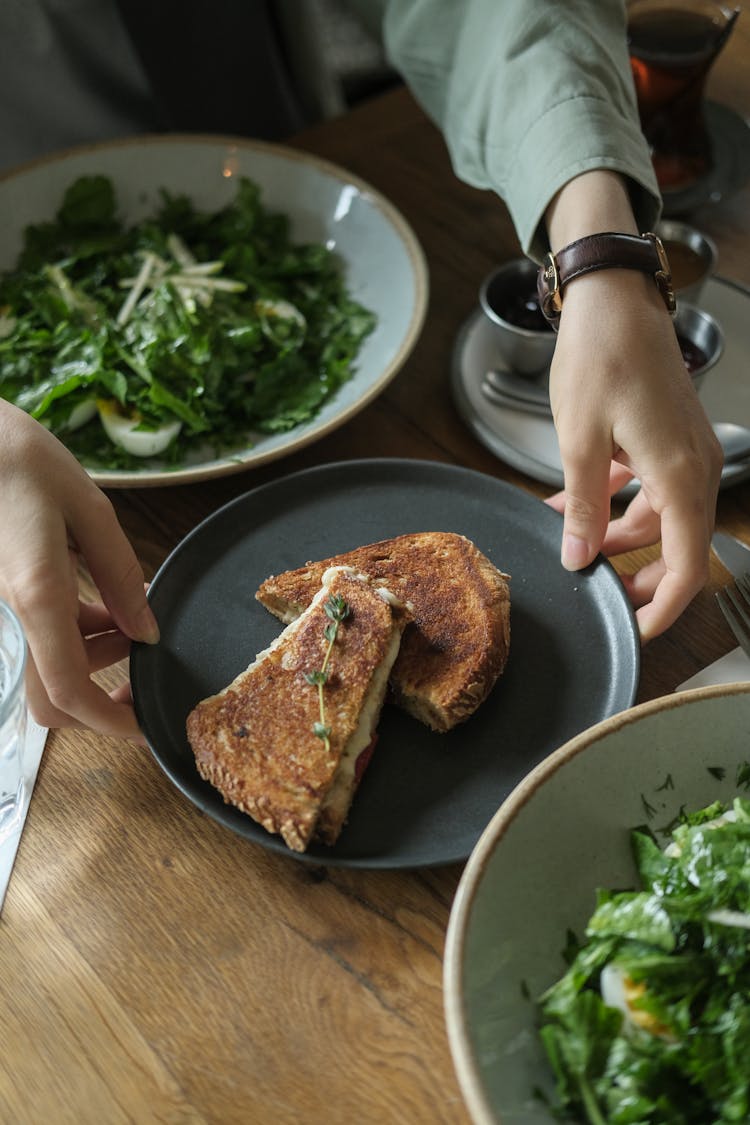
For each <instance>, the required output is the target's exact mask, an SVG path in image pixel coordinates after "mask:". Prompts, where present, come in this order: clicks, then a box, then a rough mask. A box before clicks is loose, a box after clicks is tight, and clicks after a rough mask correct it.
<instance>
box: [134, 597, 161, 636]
mask: <svg viewBox="0 0 750 1125" xmlns="http://www.w3.org/2000/svg"><path fill="white" fill-rule="evenodd" d="M136 631H137V639H138V640H139V641H143V642H144V644H147V645H155V644H156V642H157V641H158V640H159V626H158V624H157V621H156V618H155V617H154V615H153V613H152V612H151V609H150V608H149V606H146V608H145V609H142V610H141V612H140V613H139V614H138V620H137V622H136Z"/></svg>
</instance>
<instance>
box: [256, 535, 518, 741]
mask: <svg viewBox="0 0 750 1125" xmlns="http://www.w3.org/2000/svg"><path fill="white" fill-rule="evenodd" d="M331 566H353V567H355V568H356V569H357V570H358V571H361V572H363V573H365V574H368V575H369V576H370V577H371V579H372V580H373V581H376V582H383V583H384V584H385V585H386V586H387V587H388V588H389V589H390V590H392V591H393V593H394V594H395V595H396V596H397V597H398V598H399V599H400V600H401V601H403V602H404V603H406V604H407V605H408V607H409V611H410V614H411V617H412V622H411V623H410V624H409V625H407V627H406V630H405V632H404V636H403V639H402V642H401V649H400V651H399V655H398V658H397V660H396V663H395V665H394V667H393V671H392V673H391V690H392V693H393V699H394V702H395V703H396V704H398V705H399V706H401V707H402V708H403V709H404V710H406V711H408V712H409V713H411V714H412V715H414V716H415V717H416V718H417V719H419V720H420V721H421V722H423V723H426V724H427V726H429V727H431V728H432V729H433V730H437V731H447V730H450V729H451V728H452V727H454V726H456V724H457V723H461V722H463V721H464V720H465V719H468V718H469V716H470V715H473V714H474V712H475V711H476V709H477V707H479V705H480V704H481V703H482V702H483V701H484V700H485V699H486V698H487V696H488V694H489V693H490V691H491V689H492V687H493V686H494V684H495V682H496V680H497V678H498V676H499V675H500V674H501V672H502V671H503V670H504V668H505V665H506V661H507V658H508V651H509V648H510V588H509V584H508V578H509V576H508V575H507V574H504V573H503V572H502V571H500V570H498V569H497V568H496V567H495V566H494V565H493V564H492V563H491V562H490V560H489V559H488V558H487V557H486V556H485V555H483V554H482V552H481V551H480V550H479V549H478V548H477V547H476V546H475V545H474V544H473V543H472V542H471V541H470V540H469V539H467V538H465V537H464V536H463V535H456V534H454V533H452V532H441V531H427V532H417V533H414V534H409V535H399V536H396V537H395V538H393V539H384V540H381V541H380V542H377V543H371V544H369V545H367V546H364V547H358V548H356V549H355V550H353V551H348V552H346V553H344V554H340V555H335V556H333V557H331V558H328V559H322V560H321V561H319V562H309V563H307V564H306V565H305V566H302V567H299V568H298V569H296V570H288V571H285V572H284V573H283V574H277V575H274V576H272V577H270V578H267V579H266V580H265V582H263V584H262V585H261V586H260V588H259V590H258V591H257V593H256V595H255V596H256V597H257V598H258V600H259V601H260V602H261V603H262V604H263V605H264V606H265V607H266V609H268V610H270V612H271V613H273V614H275V615H276V616H277V617H279V618H280V619H281V620H282V621H285V622H288V621H292V620H294V618H295V617H296V616H297V615H298V614H300V613H301V612H302V611H303V610H304V608H305V606H307V605H309V603H310V600H311V599H312V598H313V597H314V595H315V591H316V590H317V589H318V587H319V586H320V580H321V576H322V575H323V574H324V572H325V571H326V570H327V569H328V568H329V567H331Z"/></svg>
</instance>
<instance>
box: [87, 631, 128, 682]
mask: <svg viewBox="0 0 750 1125" xmlns="http://www.w3.org/2000/svg"><path fill="white" fill-rule="evenodd" d="M131 643H132V642H131V640H130V637H126V636H125V634H124V633H121V632H120V631H119V629H117V630H113V631H112V632H111V633H97V635H96V636H95V637H87V638H86V639H85V641H84V645H85V648H86V656H87V659H88V665H89V671H90V672H100V671H101V670H102V668H109V667H111V665H112V664H119V662H120V661H121V660H124V659H125V657H126V656H127V655H128V653H129V652H130V646H131Z"/></svg>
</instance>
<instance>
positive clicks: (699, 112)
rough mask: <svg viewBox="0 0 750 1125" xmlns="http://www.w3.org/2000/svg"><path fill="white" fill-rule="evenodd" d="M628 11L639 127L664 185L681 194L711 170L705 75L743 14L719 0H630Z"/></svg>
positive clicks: (663, 186)
mask: <svg viewBox="0 0 750 1125" xmlns="http://www.w3.org/2000/svg"><path fill="white" fill-rule="evenodd" d="M627 14H628V49H629V52H630V65H631V69H632V71H633V80H634V82H635V92H636V97H637V99H638V111H639V114H640V118H641V128H642V130H643V133H644V135H645V137H646V140H647V141H648V142H649V144H650V146H651V157H652V160H653V163H654V170H655V172H656V178H657V180H658V183H659V187H660V188H661V189H662V190H665V191H678V190H681V189H683V188H685V187H688V186H689V185H690V184H692V183H694V182H695V181H696V180H699V179H700V178H701V177H702V176H705V175H706V174H707V173H708V172H709V171H710V170H711V167H712V146H711V138H710V135H709V132H708V129H707V127H706V122H705V118H704V112H703V110H704V100H705V99H704V90H705V85H706V78H707V77H708V72H709V70H710V69H711V67H712V65H713V63H714V61H715V60H716V57H717V55H718V54H719V52H720V51H721V49H722V47H723V46H724V44H725V43H726V41H727V39H728V38H729V35H730V33H731V31H732V28H733V27H734V23H735V20H736V19H737V16H738V15H739V9H738V8H736V7H732V6H731V5H727V4H723V3H721V2H719V0H631V2H630V3H629V4H628V9H627Z"/></svg>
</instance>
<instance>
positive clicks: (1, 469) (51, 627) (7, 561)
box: [0, 400, 158, 742]
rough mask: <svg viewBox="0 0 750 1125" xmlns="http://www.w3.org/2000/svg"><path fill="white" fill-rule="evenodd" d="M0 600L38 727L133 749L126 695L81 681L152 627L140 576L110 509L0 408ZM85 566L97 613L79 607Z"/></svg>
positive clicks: (69, 464)
mask: <svg viewBox="0 0 750 1125" xmlns="http://www.w3.org/2000/svg"><path fill="white" fill-rule="evenodd" d="M0 481H1V482H2V487H1V488H0V526H2V528H3V534H2V537H0V597H3V598H4V599H5V600H6V601H7V602H9V604H10V605H11V606H12V607H13V608H14V609H15V611H16V613H17V614H18V616H19V618H20V620H21V623H22V625H23V628H24V632H25V634H26V640H27V642H28V648H29V668H28V674H27V680H26V683H27V691H28V698H29V707H30V710H31V712H32V714H33V715H34V717H35V718H36V720H37V721H38V722H39V723H41V724H43V725H44V726H87V727H92V728H94V729H96V730H99V731H101V732H103V733H104V734H109V735H114V736H116V737H121V738H129V739H133V740H135V741H138V742H142V741H143V736H142V735H141V732H140V730H139V728H138V723H137V721H136V718H135V714H134V711H133V706H132V702H131V701H130V697H129V691H128V689H127V687H125V688H121V689H118V690H117V691H115V692H113V693H112V694H111V695H110V694H108V693H107V692H106V691H104V690H103V689H102V688H100V687H99V686H98V685H97V684H95V683H94V681H93V680H92V679H91V674H92V673H93V672H96V671H98V670H100V669H102V668H105V667H107V666H109V665H110V664H114V663H116V662H117V661H119V660H121V659H123V658H124V657H125V656H126V655H127V653H128V650H129V648H130V641H131V640H140V641H145V642H149V643H153V642H155V641H156V640H157V639H158V626H157V624H156V621H155V619H154V616H153V614H152V612H151V609H150V608H149V605H148V602H147V600H146V595H145V590H144V583H143V572H142V570H141V567H140V565H139V563H138V560H137V558H136V556H135V553H134V551H133V549H132V547H131V546H130V544H129V543H128V540H127V539H126V537H125V534H124V532H123V531H122V528H121V527H120V525H119V523H118V521H117V517H116V516H115V513H114V510H113V508H112V505H111V504H110V502H109V500H108V499H107V498H106V496H105V495H104V493H103V492H101V491H100V489H99V488H97V487H96V485H95V484H94V483H93V482H92V481H91V479H90V477H89V476H88V474H87V473H86V472H85V471H84V469H82V468H81V466H80V465H79V464H78V462H77V461H76V459H75V458H74V457H73V456H72V454H70V453H69V452H68V451H67V450H66V449H65V447H64V446H63V445H62V444H61V443H60V442H59V441H58V440H57V439H56V438H55V437H53V436H52V435H51V434H50V433H48V432H47V430H45V429H44V427H42V426H41V425H39V423H37V422H35V421H34V420H33V419H32V418H30V417H29V416H28V415H26V414H25V413H24V412H23V411H21V410H18V409H17V408H16V407H14V406H12V405H11V404H10V403H8V402H5V401H2V400H0ZM78 555H80V556H81V558H82V559H83V560H85V562H86V564H87V566H88V569H89V572H90V574H91V576H92V578H93V580H94V582H95V583H96V585H97V587H98V589H99V591H100V592H101V595H102V599H103V603H104V604H97V605H93V604H87V603H84V602H82V601H80V600H79V597H78V580H77V561H78Z"/></svg>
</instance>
